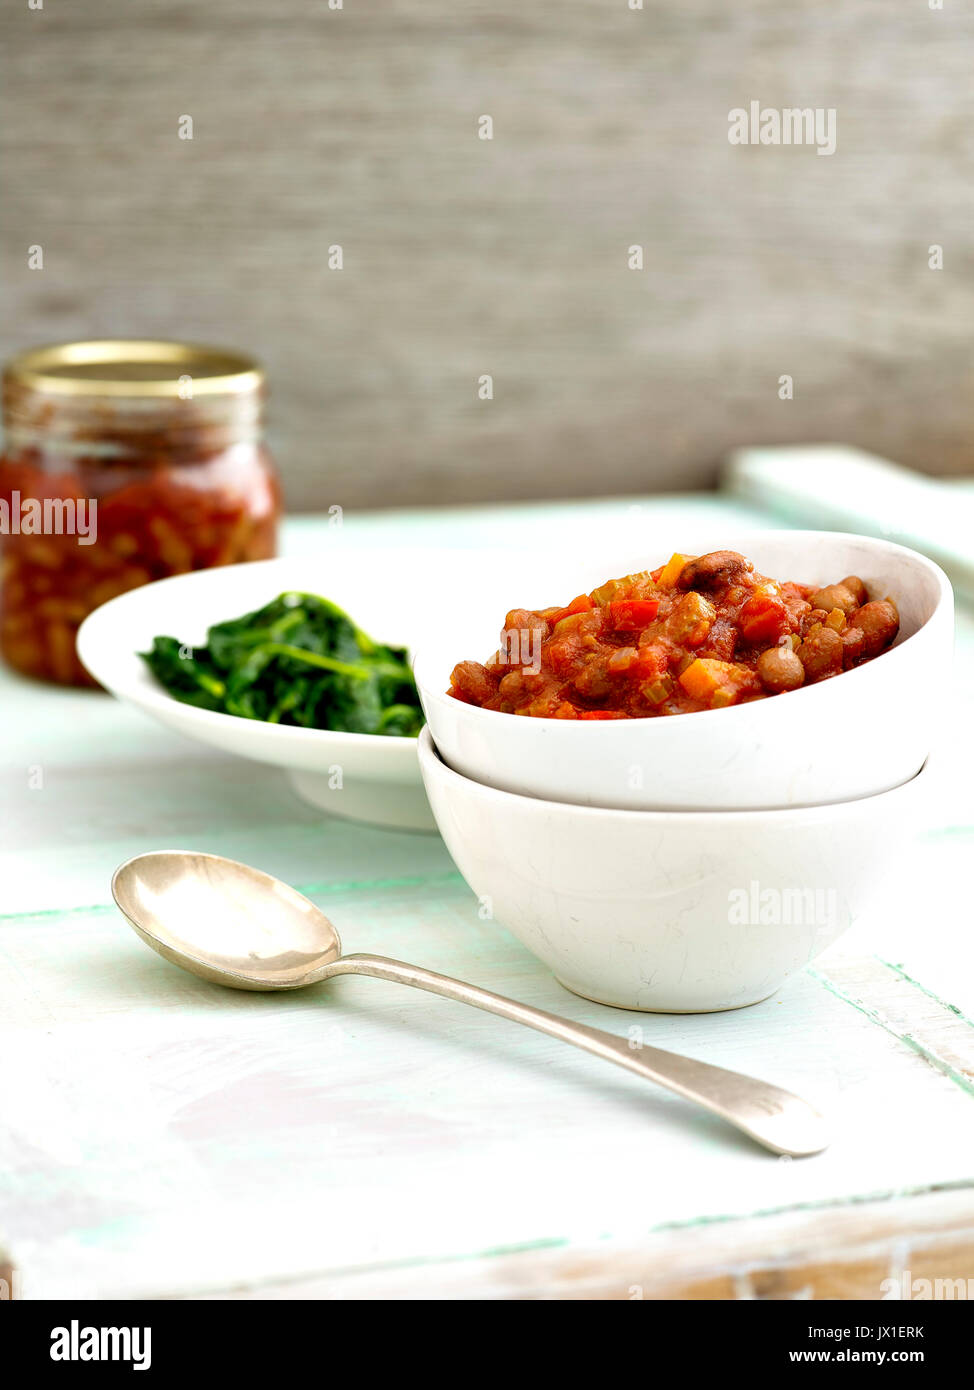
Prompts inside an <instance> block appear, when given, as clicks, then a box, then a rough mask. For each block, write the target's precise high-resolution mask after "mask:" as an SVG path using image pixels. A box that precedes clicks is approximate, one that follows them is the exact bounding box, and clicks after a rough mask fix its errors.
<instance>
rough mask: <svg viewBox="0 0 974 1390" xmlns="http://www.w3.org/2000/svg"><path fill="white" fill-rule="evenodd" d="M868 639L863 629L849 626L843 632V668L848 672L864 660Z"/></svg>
mask: <svg viewBox="0 0 974 1390" xmlns="http://www.w3.org/2000/svg"><path fill="white" fill-rule="evenodd" d="M865 644H866V639H865V635H864V633H863V630H862V628H861V627H850V626H847V627H846V628H845V629H844V631H843V632H842V666H843V669H844V670H846V671H848V670H850V669H851V668H852V667H853V666H858V665H859V662H860V661H861V660H862V653H863V650H864V648H865Z"/></svg>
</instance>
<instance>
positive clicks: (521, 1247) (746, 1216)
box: [177, 1176, 974, 1298]
mask: <svg viewBox="0 0 974 1390" xmlns="http://www.w3.org/2000/svg"><path fill="white" fill-rule="evenodd" d="M969 1190H974V1176H972V1177H970V1178H957V1179H954V1180H952V1181H950V1182H942V1183H919V1184H914V1185H911V1186H907V1187H887V1188H879V1189H877V1190H876V1191H873V1192H859V1193H853V1194H852V1195H850V1196H847V1197H840V1198H835V1197H818V1198H813V1199H811V1200H809V1201H806V1202H792V1203H782V1204H781V1205H780V1206H775V1207H763V1208H759V1209H758V1210H757V1211H754V1212H716V1213H714V1214H712V1215H708V1216H692V1217H687V1218H686V1219H683V1220H677V1221H661V1222H659V1223H657V1224H656V1225H654V1226H650V1227H649V1228H648V1229H647V1230H645V1231H642V1232H640V1233H639V1234H638V1235H636V1236H633V1233H632V1232H626V1233H625V1236H624V1237H620V1236H619V1235H618V1234H614V1233H612V1232H607V1233H606V1234H604V1235H603V1236H601V1237H599V1238H597V1239H596V1240H594V1241H592V1242H591V1243H590V1242H586V1244H585V1245H584V1246H576V1245H575V1244H574V1242H573V1241H572V1240H571V1238H570V1237H568V1236H547V1237H539V1238H537V1239H535V1240H525V1241H518V1242H517V1243H515V1244H511V1245H500V1246H496V1247H493V1248H488V1249H486V1250H473V1251H464V1252H459V1253H456V1254H451V1255H407V1256H405V1257H403V1258H402V1259H399V1260H378V1261H374V1262H371V1263H369V1264H362V1265H340V1266H337V1267H334V1268H330V1269H328V1268H326V1269H318V1270H307V1271H303V1272H302V1273H300V1274H295V1275H291V1276H287V1275H285V1276H283V1277H281V1278H278V1279H260V1278H257V1279H253V1280H248V1281H247V1282H246V1283H242V1284H236V1285H231V1286H229V1287H228V1286H223V1285H221V1286H220V1287H218V1288H207V1289H196V1290H187V1291H182V1292H180V1293H179V1294H178V1295H177V1296H178V1297H179V1298H193V1297H195V1296H196V1295H197V1294H199V1293H209V1294H214V1293H221V1292H239V1291H241V1290H247V1289H255V1288H261V1289H264V1288H287V1287H289V1286H291V1285H294V1284H302V1283H306V1282H308V1281H309V1280H313V1279H334V1278H340V1277H343V1276H345V1275H356V1274H375V1273H379V1272H382V1271H389V1272H391V1271H393V1270H409V1269H422V1268H431V1267H436V1266H442V1265H457V1264H472V1263H474V1262H475V1261H477V1260H487V1259H503V1258H504V1257H505V1256H509V1255H529V1254H532V1253H535V1252H537V1251H542V1250H571V1249H573V1248H574V1249H576V1250H578V1251H579V1252H585V1251H590V1250H591V1249H592V1248H593V1246H594V1245H598V1244H609V1243H615V1244H618V1243H619V1242H620V1240H623V1239H624V1240H625V1241H626V1243H627V1246H631V1245H632V1243H633V1241H634V1240H638V1239H646V1238H647V1237H648V1236H654V1235H662V1234H664V1233H669V1232H673V1231H691V1230H698V1229H700V1228H702V1227H705V1226H721V1225H726V1226H730V1225H733V1223H734V1222H746V1221H755V1220H764V1219H765V1218H769V1217H775V1216H789V1215H795V1214H797V1213H801V1212H816V1211H835V1210H838V1209H842V1210H844V1209H845V1208H847V1207H859V1206H866V1205H867V1204H869V1203H870V1202H891V1201H898V1200H902V1199H903V1198H909V1197H929V1196H932V1195H934V1194H935V1193H941V1192H966V1191H969Z"/></svg>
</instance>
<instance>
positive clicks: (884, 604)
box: [851, 598, 900, 660]
mask: <svg viewBox="0 0 974 1390" xmlns="http://www.w3.org/2000/svg"><path fill="white" fill-rule="evenodd" d="M851 621H852V623H854V625H855V626H856V627H858V628H860V629H861V631H862V635H863V639H864V648H863V649H864V652H865V655H866V659H867V660H868V659H869V658H870V657H874V656H878V655H879V653H880V652H884V651H885V650H886V648H887V647H888V646H889V645H890V643H891V642H892V641H893V638H894V637H895V636H896V634H897V633H898V632H899V630H900V615H899V613H897V611H896V605H895V603H892V602H891V601H890V600H889V599H886V598H883V599H874V600H873V602H872V603H864V604H863V606H862V607H861V608H860V609H859V611H858V612H857V613H855V614H853V617H852V619H851Z"/></svg>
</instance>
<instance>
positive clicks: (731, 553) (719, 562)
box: [677, 550, 754, 589]
mask: <svg viewBox="0 0 974 1390" xmlns="http://www.w3.org/2000/svg"><path fill="white" fill-rule="evenodd" d="M753 569H754V566H753V565H752V564H751V562H750V560H745V558H744V556H743V555H739V554H738V553H737V551H736V550H712V551H711V552H710V554H709V555H701V556H699V558H698V559H696V560H688V561H687V563H686V564H685V565H684V566H683V569H682V571H681V573H680V578H679V579H678V581H677V587H678V588H680V589H720V588H723V587H724V586H725V585H728V584H732V583H734V581H735V580H737V581H739V580H740V579H741V577H742V576H743V575H745V574H747V573H748V571H749V570H753Z"/></svg>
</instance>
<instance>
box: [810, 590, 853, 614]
mask: <svg viewBox="0 0 974 1390" xmlns="http://www.w3.org/2000/svg"><path fill="white" fill-rule="evenodd" d="M808 601H809V603H810V604H811V605H812V607H813V608H824V609H825V611H826V613H831V612H832V609H833V608H841V609H842V611H843V613H845V615H846V617H848V615H849V614H850V613H852V612H854V610H855V609H857V608H858V607H859V601H858V599H857V598H856V596H855V594H854V593H853V592H852V590H851V589H847V588H846V586H845V585H844V584H826V585H825V587H824V588H822V589H816V590H815V592H814V594H809V596H808Z"/></svg>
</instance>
